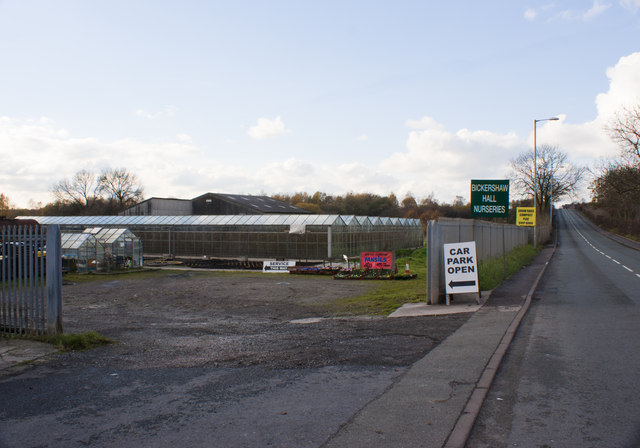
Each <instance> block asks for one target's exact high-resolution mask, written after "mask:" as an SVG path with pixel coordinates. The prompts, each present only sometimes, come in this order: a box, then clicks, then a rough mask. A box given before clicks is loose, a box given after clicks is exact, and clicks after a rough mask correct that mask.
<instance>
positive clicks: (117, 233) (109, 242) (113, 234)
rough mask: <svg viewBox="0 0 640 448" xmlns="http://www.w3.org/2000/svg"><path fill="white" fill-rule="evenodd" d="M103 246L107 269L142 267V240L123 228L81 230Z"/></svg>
mask: <svg viewBox="0 0 640 448" xmlns="http://www.w3.org/2000/svg"><path fill="white" fill-rule="evenodd" d="M83 233H89V234H91V235H93V236H95V237H96V239H97V240H98V241H99V242H100V244H102V245H103V246H104V251H105V262H106V263H107V265H108V267H109V269H121V268H129V267H133V268H139V267H142V240H140V238H138V237H137V236H136V235H135V234H134V233H133V232H131V231H130V230H129V229H125V228H103V227H90V228H86V229H84V230H83Z"/></svg>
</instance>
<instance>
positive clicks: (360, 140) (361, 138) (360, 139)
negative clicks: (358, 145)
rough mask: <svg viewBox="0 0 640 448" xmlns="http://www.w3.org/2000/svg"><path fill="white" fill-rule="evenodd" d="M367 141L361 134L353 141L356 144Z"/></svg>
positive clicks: (364, 135) (365, 136)
mask: <svg viewBox="0 0 640 448" xmlns="http://www.w3.org/2000/svg"><path fill="white" fill-rule="evenodd" d="M367 140H369V137H368V136H367V134H361V135H359V136H357V137H356V138H355V141H357V142H366V141H367Z"/></svg>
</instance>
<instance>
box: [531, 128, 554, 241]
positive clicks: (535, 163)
mask: <svg viewBox="0 0 640 448" xmlns="http://www.w3.org/2000/svg"><path fill="white" fill-rule="evenodd" d="M558 120H559V118H558V117H552V118H542V119H540V120H533V212H534V213H535V219H534V221H533V248H534V249H535V248H536V245H537V244H536V243H537V241H538V236H537V235H538V232H537V229H536V227H537V224H538V146H537V144H536V129H537V127H538V123H540V122H541V121H558Z"/></svg>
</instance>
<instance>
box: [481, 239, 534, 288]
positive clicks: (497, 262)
mask: <svg viewBox="0 0 640 448" xmlns="http://www.w3.org/2000/svg"><path fill="white" fill-rule="evenodd" d="M538 252H539V249H534V248H533V246H532V245H531V244H529V245H527V246H522V247H517V248H515V249H514V250H512V251H511V252H509V253H508V254H507V256H506V272H505V261H504V260H503V258H502V257H497V258H492V259H490V260H485V261H481V262H480V263H479V264H478V279H479V281H480V290H482V291H488V290H491V289H494V288H495V287H497V286H498V285H499V284H500V283H502V282H503V281H504V280H506V279H507V278H509V277H511V276H512V275H513V274H515V273H516V272H518V271H519V270H520V269H522V268H523V267H524V266H527V265H528V264H530V263H531V261H533V259H534V258H535V257H536V255H538Z"/></svg>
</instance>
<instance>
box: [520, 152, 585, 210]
mask: <svg viewBox="0 0 640 448" xmlns="http://www.w3.org/2000/svg"><path fill="white" fill-rule="evenodd" d="M536 160H537V173H536V170H535V168H534V152H533V151H528V152H525V153H523V154H520V155H519V156H518V157H517V158H515V159H514V160H512V161H511V173H510V175H509V177H510V178H511V179H513V182H514V186H515V189H516V191H518V192H520V193H521V194H522V195H523V196H527V195H530V196H533V195H534V194H536V203H537V204H538V209H539V210H540V211H543V212H547V213H548V212H549V211H550V210H551V205H552V203H553V202H557V201H558V200H560V199H562V198H563V197H565V196H570V195H572V194H575V193H576V191H577V189H578V187H579V186H580V185H581V181H582V178H583V176H584V174H585V173H586V172H587V170H586V168H583V167H577V166H575V165H573V164H572V163H570V162H569V161H568V157H567V155H566V154H565V153H563V152H561V151H559V150H558V148H557V147H555V146H549V145H542V146H541V147H540V148H539V149H538V151H537V158H536ZM536 174H537V177H536Z"/></svg>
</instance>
